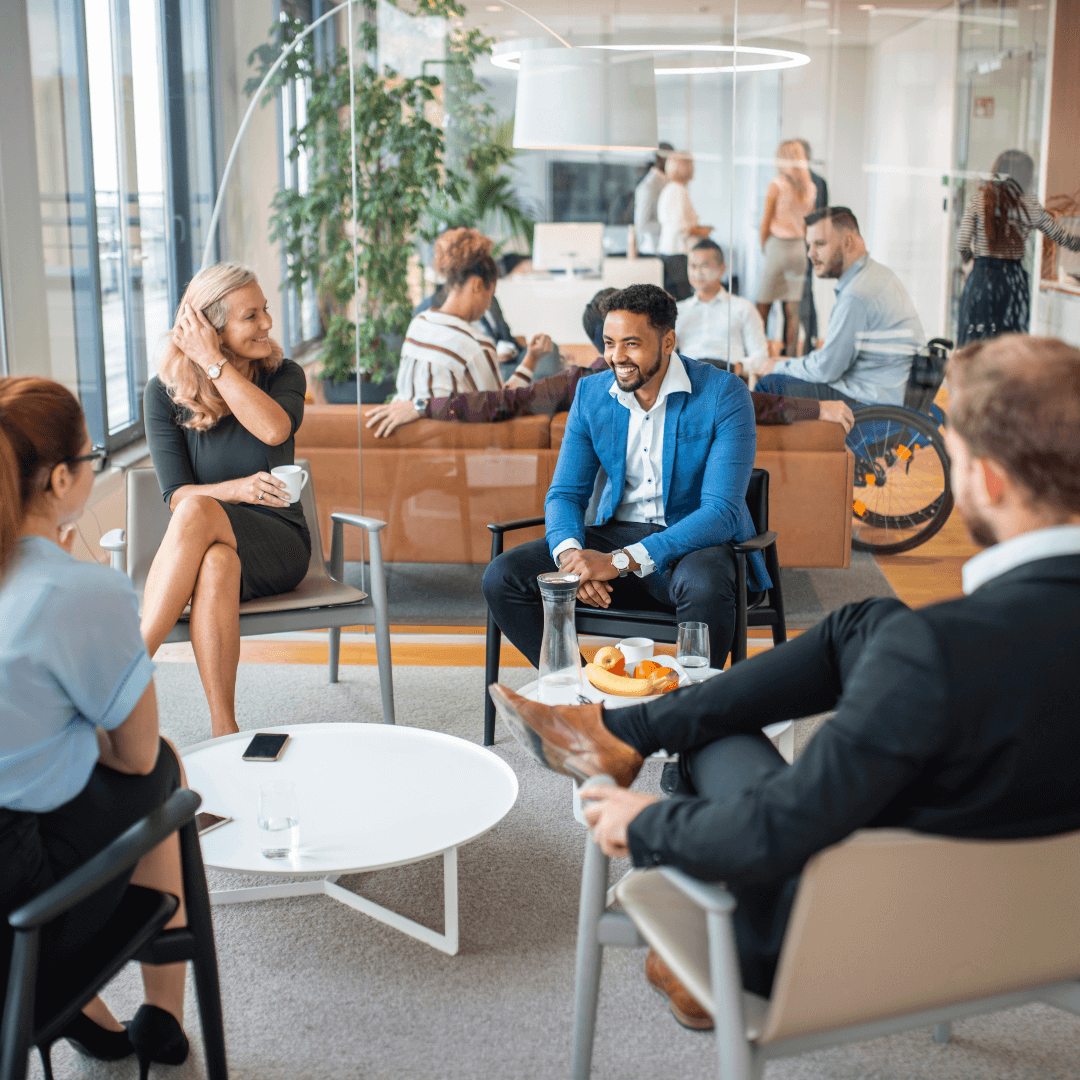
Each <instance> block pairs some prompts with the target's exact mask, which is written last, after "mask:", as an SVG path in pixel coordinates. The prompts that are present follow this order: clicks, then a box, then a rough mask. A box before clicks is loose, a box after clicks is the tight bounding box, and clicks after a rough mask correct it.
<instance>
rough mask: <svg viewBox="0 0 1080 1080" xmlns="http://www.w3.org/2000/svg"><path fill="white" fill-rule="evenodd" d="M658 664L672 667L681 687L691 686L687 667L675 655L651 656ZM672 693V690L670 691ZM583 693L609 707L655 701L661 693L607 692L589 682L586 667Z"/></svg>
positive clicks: (582, 685) (583, 695)
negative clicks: (629, 694)
mask: <svg viewBox="0 0 1080 1080" xmlns="http://www.w3.org/2000/svg"><path fill="white" fill-rule="evenodd" d="M651 659H653V660H655V661H656V662H657V663H658V664H662V665H663V666H664V667H667V668H671V670H672V671H674V672H675V673H676V674H677V675H678V676H679V689H680V690H681V689H682V688H683V687H684V686H690V685H691V682H690V676H689V675H687V674H686V669H685V668H684V667H683V666H682V664H680V663H679V662H678V661H677V660H676V659H675V657H674V656H663V655H657V656H654V657H651ZM668 692H669V693H671V691H668ZM581 695H582V697H586V698H588V699H589V700H590V701H595V702H598V703H599V704H601V705H604V706H605V707H607V708H609V709H610V708H614V709H621V708H623V707H624V706H626V705H639V704H640V703H641V702H643V701H655V700H656V699H657V698H658V697H661V696H662V695H660V694H646V695H645V696H644V697H624V696H623V695H622V694H605V693H604V692H603V690H599V689H597V687H595V686H593V684H592V683H591V682H589V676H588V675H586V674H585V669H584V668H582V669H581Z"/></svg>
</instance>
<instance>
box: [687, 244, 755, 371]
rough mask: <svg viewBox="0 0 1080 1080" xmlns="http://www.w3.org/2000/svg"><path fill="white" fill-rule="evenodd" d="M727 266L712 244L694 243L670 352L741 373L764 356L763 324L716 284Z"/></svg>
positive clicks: (751, 308)
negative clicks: (673, 347) (689, 290)
mask: <svg viewBox="0 0 1080 1080" xmlns="http://www.w3.org/2000/svg"><path fill="white" fill-rule="evenodd" d="M726 269H727V267H726V266H725V265H724V252H723V251H722V250H721V248H720V245H719V244H718V243H716V241H714V240H699V241H698V242H697V243H696V244H695V245H694V247H693V249H692V250H691V252H690V258H689V262H688V265H687V276H688V277H689V278H690V284H691V285H692V286H693V288H694V295H693V296H688V297H687V298H686V299H685V300H680V301H679V320H678V322H677V323H676V324H675V336H676V339H677V344H676V348H677V349H678V350H679V352H680V353H682V355H683V356H692V357H693V358H694V359H695V360H704V361H705V362H706V363H709V364H712V365H713V367H719V368H721V369H723V370H727V371H734V372H735V374H736V375H741V374H742V372H743V367H744V366H745V367H749V368H751V369H753V368H755V367H756V366H757V364H758V363H759V362H761V361H764V360H768V358H769V343H768V342H767V341H766V340H765V324H764V323H763V322H762V321H761V316H760V315H759V314H758V313H757V309H756V308H755V307H754V305H753V304H751V303H750V301H749V300H747V299H745V298H744V297H742V296H732V295H731V293H729V292H728V291H727V289H725V288H724V286H723V285H721V284H720V282H721V280H722V279H723V276H724V271H725V270H726Z"/></svg>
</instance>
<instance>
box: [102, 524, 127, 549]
mask: <svg viewBox="0 0 1080 1080" xmlns="http://www.w3.org/2000/svg"><path fill="white" fill-rule="evenodd" d="M98 543H99V544H100V545H101V546H102V547H103V548H104V549H105V550H106V551H126V550H127V536H126V535H125V533H124V530H123V529H110V530H109V531H108V532H107V533H106V534H105V535H104V536H103V537H102V538H101V539H100V540H99V541H98Z"/></svg>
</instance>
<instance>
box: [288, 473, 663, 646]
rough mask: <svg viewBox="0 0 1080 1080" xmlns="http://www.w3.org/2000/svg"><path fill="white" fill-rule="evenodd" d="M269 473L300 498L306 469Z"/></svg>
mask: <svg viewBox="0 0 1080 1080" xmlns="http://www.w3.org/2000/svg"><path fill="white" fill-rule="evenodd" d="M270 475H271V476H272V477H274V478H275V479H276V480H280V481H281V482H282V483H283V484H284V485H285V492H286V494H287V495H288V496H289V502H290V503H294V502H297V501H298V500H299V499H300V492H301V491H303V490H304V486H305V485H306V484H307V482H308V474H307V470H306V469H301V468H300V466H299V465H279V466H278V467H277V468H276V469H271V470H270ZM650 655H651V654H650Z"/></svg>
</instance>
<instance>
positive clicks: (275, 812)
mask: <svg viewBox="0 0 1080 1080" xmlns="http://www.w3.org/2000/svg"><path fill="white" fill-rule="evenodd" d="M259 828H260V829H262V830H263V831H262V843H263V849H262V853H263V855H265V856H266V857H267V858H268V859H287V858H288V857H289V856H290V855H295V854H296V849H297V847H298V845H299V843H300V811H299V810H298V808H297V802H296V788H295V787H294V786H293V783H292V781H290V780H269V781H267V782H266V783H265V784H263V785H262V787H261V788H260V789H259Z"/></svg>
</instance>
